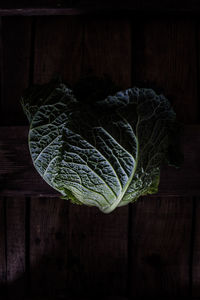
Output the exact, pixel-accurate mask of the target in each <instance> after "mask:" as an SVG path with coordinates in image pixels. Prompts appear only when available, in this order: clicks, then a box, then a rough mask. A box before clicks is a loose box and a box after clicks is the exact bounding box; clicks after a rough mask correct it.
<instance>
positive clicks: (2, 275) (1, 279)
mask: <svg viewBox="0 0 200 300" xmlns="http://www.w3.org/2000/svg"><path fill="white" fill-rule="evenodd" d="M5 220H6V217H5V201H4V198H3V197H0V297H3V295H4V294H5V292H6V237H5V233H6V228H5V222H6V221H5Z"/></svg>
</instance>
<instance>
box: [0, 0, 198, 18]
mask: <svg viewBox="0 0 200 300" xmlns="http://www.w3.org/2000/svg"><path fill="white" fill-rule="evenodd" d="M138 12H139V13H145V14H152V13H153V14H160V13H165V14H166V13H168V14H172V13H173V14H177V13H178V14H180V13H181V14H187V15H188V14H199V12H200V5H199V1H197V0H192V1H188V0H184V1H180V0H178V1H170V0H163V1H158V0H140V1H138V0H124V1H119V0H118V1H114V0H110V1H106V0H101V1H100V0H99V1H92V0H69V1H64V0H56V1H53V0H44V1H33V0H32V1H15V2H14V3H13V1H12V0H4V1H1V4H0V15H3V16H6V15H76V14H94V13H98V14H99V13H100V14H102V13H104V14H105V13H109V14H110V13H118V14H120V15H121V14H123V13H126V14H127V13H128V14H130V13H138Z"/></svg>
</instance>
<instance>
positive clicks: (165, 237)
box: [130, 197, 192, 299]
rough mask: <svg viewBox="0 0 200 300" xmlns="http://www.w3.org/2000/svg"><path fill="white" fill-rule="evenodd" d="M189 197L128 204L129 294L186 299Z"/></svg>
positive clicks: (190, 214)
mask: <svg viewBox="0 0 200 300" xmlns="http://www.w3.org/2000/svg"><path fill="white" fill-rule="evenodd" d="M191 225H192V198H186V197H184V198H183V197H174V198H170V199H169V198H166V197H162V198H154V197H152V198H148V197H145V198H143V199H140V200H138V202H137V203H135V204H134V205H132V222H131V236H132V238H131V266H130V276H131V278H132V280H131V295H132V296H133V297H135V298H136V299H137V297H138V298H140V297H145V296H147V294H148V297H155V298H156V297H161V298H162V297H163V298H164V297H168V298H170V297H176V296H177V295H179V296H182V297H183V296H189V291H190V290H189V288H190V286H189V283H190V278H189V276H190V265H189V255H190V239H191Z"/></svg>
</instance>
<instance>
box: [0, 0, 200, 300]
mask: <svg viewBox="0 0 200 300" xmlns="http://www.w3.org/2000/svg"><path fill="white" fill-rule="evenodd" d="M72 2H73V1H72ZM72 2H71V4H72ZM38 3H39V2H38V1H35V2H34V7H37V6H38V5H39V4H38ZM40 3H41V6H44V7H45V6H46V7H47V6H48V7H53V6H54V4H55V3H54V2H53V1H50V2H48V1H46V2H45V1H44V2H40ZM63 3H64V2H63ZM73 3H74V2H73ZM80 3H82V5H83V6H84V5H85V4H86V1H80V2H79V1H76V4H77V5H79V4H80ZM127 3H128V2H126V1H125V2H123V3H122V2H121V5H122V6H124V7H125V5H126V4H127ZM153 3H154V5H155V4H157V9H156V11H157V12H160V11H162V12H164V11H165V12H166V11H168V12H169V11H173V12H177V11H182V12H183V11H185V12H188V11H191V8H192V9H193V12H194V13H195V12H198V9H199V8H198V3H197V2H196V1H194V2H193V1H192V2H190V6H189V4H188V2H186V1H183V2H181V8H180V7H179V4H180V3H179V2H176V3H175V2H173V3H172V1H167V0H166V1H164V2H159V3H158V1H145V0H144V1H137V2H136V1H135V2H134V3H133V2H132V5H133V6H132V11H134V12H137V13H139V12H142V13H143V12H145V11H146V12H147V9H148V10H149V12H150V13H151V12H152V10H154V12H155V6H154V8H153ZM21 4H23V5H26V6H28V4H27V2H26V3H25V1H24V2H23V3H21ZM87 4H88V6H87V7H86V6H85V7H86V8H85V10H84V9H83V10H82V12H84V13H85V12H87V13H91V12H92V11H95V10H96V12H97V11H98V10H99V8H98V5H97V7H96V8H91V6H90V5H91V2H90V1H88V2H87ZM111 4H112V1H110V2H108V1H107V4H106V1H103V2H102V5H101V7H102V9H100V10H101V11H102V10H104V9H105V6H106V5H107V8H108V5H111ZM115 4H116V6H115V7H114V8H111V7H110V8H109V9H108V10H107V11H111V10H113V9H116V11H117V10H118V12H121V11H124V12H125V11H128V9H127V10H126V9H122V10H119V7H118V8H117V3H116V2H115ZM135 4H137V5H136V7H135V6H134V5H135ZM6 5H7V6H6ZM6 5H4V6H3V4H2V5H0V7H1V8H6V7H7V8H9V7H13V6H12V4H11V2H9V1H8V2H7V4H6ZM17 5H18V4H16V6H15V8H16V7H17ZM23 5H22V6H23ZM29 5H30V6H29V8H30V7H31V6H32V4H31V2H30V1H29ZM59 5H61V9H62V6H63V5H64V4H62V3H61V4H59ZM103 6H104V8H103ZM24 7H25V6H24ZM54 8H55V7H54ZM121 8H122V7H121ZM127 8H128V6H127ZM129 8H130V7H129ZM4 12H5V10H4ZM10 12H11V14H12V13H13V12H14V13H17V14H21V13H24V11H23V10H15V11H12V10H9V13H10ZM27 12H29V13H32V12H33V11H32V10H31V9H30V10H26V11H25V13H27ZM45 12H46V13H47V14H49V13H50V14H51V13H52V11H50V10H46V9H45ZM1 13H2V10H1V9H0V14H1ZM35 13H36V14H38V13H39V14H40V13H42V14H44V11H41V10H39V11H38V10H35ZM54 13H61V11H58V10H57V8H56V10H54ZM73 13H80V11H78V10H75V11H73ZM2 24H3V26H2V27H1V32H2V33H3V35H2V37H3V38H2V39H1V41H2V47H0V51H1V64H0V65H1V66H0V68H1V88H2V96H3V97H1V101H2V109H3V110H2V112H3V113H1V124H7V125H12V126H10V127H1V130H0V162H1V168H0V194H1V195H4V196H7V198H1V199H0V285H1V287H5V285H6V284H8V289H7V296H9V297H10V299H13V298H15V299H17V298H19V299H22V298H24V297H23V295H24V294H25V290H24V289H26V290H28V289H29V296H30V299H32V298H33V299H38V298H39V299H48V300H49V299H51V298H53V299H64V298H67V299H70V298H72V299H75V298H77V299H79V298H81V299H88V298H90V299H94V297H95V298H97V299H98V298H99V299H104V298H105V299H107V300H108V299H112V297H114V298H115V299H117V298H116V295H117V297H119V298H120V297H121V298H120V299H121V300H122V299H123V297H124V296H129V298H134V299H136V298H137V297H139V298H141V297H143V298H145V297H147V296H152V297H154V298H156V297H157V298H164V297H165V298H166V297H168V298H169V299H172V298H177V297H181V296H182V297H188V298H190V296H191V291H193V296H195V297H199V296H200V290H199V286H200V283H199V239H198V236H199V224H198V212H199V207H198V198H195V200H193V199H192V196H193V195H194V196H199V195H200V188H199V182H200V172H199V169H200V161H199V152H200V128H199V126H198V125H192V126H191V125H190V126H189V125H188V126H185V133H184V140H183V149H184V154H185V162H184V164H183V166H182V168H181V169H180V170H176V169H174V168H165V169H163V171H162V175H161V182H160V192H159V194H158V195H156V196H150V197H145V198H142V199H140V200H139V201H138V202H137V203H135V204H133V205H130V206H129V207H128V206H127V207H124V208H120V209H117V210H116V211H114V212H113V213H112V214H110V215H103V214H102V213H100V212H99V211H98V210H97V209H95V208H88V207H79V206H76V205H72V204H70V203H68V202H67V201H64V200H60V199H58V198H54V197H55V195H56V194H55V192H54V191H53V190H52V189H51V188H50V187H49V186H48V185H47V184H45V183H44V182H43V180H42V179H41V178H40V176H39V175H38V173H37V172H36V171H35V170H34V168H33V165H32V162H31V159H30V154H29V151H28V146H27V134H28V128H27V127H19V126H13V125H16V124H25V123H24V122H26V121H25V119H24V117H23V119H22V115H21V111H20V107H19V105H18V99H17V97H18V95H20V93H21V91H22V89H23V88H24V87H25V86H26V85H28V83H29V82H35V83H43V82H46V81H48V80H49V79H51V77H52V75H53V74H55V73H61V74H62V76H63V78H64V80H65V81H67V82H69V84H72V85H73V84H74V82H75V81H76V80H77V79H78V78H79V76H81V75H85V74H87V73H94V74H97V75H102V74H104V73H107V74H108V75H110V76H111V77H112V79H113V80H114V81H115V82H116V83H117V84H118V85H121V86H122V87H124V88H125V87H127V86H130V85H131V84H136V83H137V82H140V83H142V85H143V86H144V85H149V86H153V87H154V86H158V87H159V88H163V87H165V94H166V95H167V96H168V97H169V99H172V100H173V102H174V106H175V108H176V111H177V113H178V117H179V119H180V120H181V121H183V122H184V123H188V124H189V123H195V122H197V121H198V120H199V113H198V109H199V104H198V102H199V101H198V100H197V99H198V97H197V94H198V90H197V82H198V76H199V75H198V74H199V71H198V69H197V68H198V61H199V58H198V56H199V53H198V43H197V38H198V35H197V26H196V24H195V23H194V21H193V20H189V19H187V21H186V20H183V19H182V20H181V19H179V20H175V18H170V19H168V20H167V18H165V19H164V20H162V19H161V18H156V19H154V20H152V19H146V18H145V19H144V18H143V19H142V20H141V19H140V22H138V19H137V20H136V21H135V19H134V20H133V23H132V27H131V24H130V22H129V20H128V19H125V18H118V17H117V18H111V19H110V18H107V17H103V18H102V17H99V16H98V17H90V18H85V17H77V16H76V17H43V18H36V19H34V20H32V19H31V18H30V19H29V18H6V17H5V18H3V22H2ZM15 28H16V29H15ZM12 29H13V32H12ZM6 30H7V31H6ZM20 43H21V46H20ZM17 45H18V46H19V47H17ZM14 46H16V47H14ZM17 60H18V61H17ZM2 63H3V67H2ZM13 66H14V67H13ZM131 73H132V75H133V78H132V79H133V81H132V82H131ZM20 76H21V78H20ZM9 77H10V78H11V80H12V85H10V83H9V82H8V80H9ZM5 79H6V81H5ZM4 83H5V84H4ZM144 83H145V84H144ZM5 95H7V96H6V97H5ZM16 99H17V100H16ZM12 105H13V109H12V108H11V114H10V116H9V114H8V111H9V108H10V107H11V106H12ZM15 111H16V112H17V114H15ZM2 118H3V119H2ZM24 195H25V196H35V197H33V198H31V199H26V200H25V199H24V198H23V197H24ZM9 196H12V197H13V198H8V197H9ZM19 196H20V197H19ZM40 196H48V198H38V197H40ZM160 196H162V197H160ZM169 196H170V197H169ZM194 212H195V213H194ZM128 237H129V239H128ZM193 247H194V252H193ZM1 287H0V290H1V291H5V289H4V290H3V289H1ZM97 293H98V297H97ZM2 297H3V296H2ZM2 299H3V298H2ZM28 299H29V298H28ZM6 300H7V299H6Z"/></svg>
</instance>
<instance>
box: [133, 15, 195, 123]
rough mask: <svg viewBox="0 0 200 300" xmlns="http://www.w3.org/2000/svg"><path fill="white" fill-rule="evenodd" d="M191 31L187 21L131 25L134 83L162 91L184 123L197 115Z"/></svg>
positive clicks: (189, 121)
mask: <svg viewBox="0 0 200 300" xmlns="http://www.w3.org/2000/svg"><path fill="white" fill-rule="evenodd" d="M134 24H135V23H134ZM195 32H196V27H195V23H194V22H192V21H191V20H176V19H174V18H173V19H170V20H169V19H160V18H159V19H154V20H152V19H147V21H145V22H144V23H142V24H141V25H140V26H138V23H137V24H135V29H134V35H133V40H134V41H136V42H135V48H134V51H135V52H134V57H133V77H134V84H136V85H137V83H140V85H142V86H148V87H154V86H155V87H157V88H159V89H160V90H162V91H163V92H164V94H165V96H166V97H168V98H169V100H171V102H172V104H173V106H174V109H175V111H176V112H177V118H178V119H179V120H180V121H181V122H184V123H185V124H190V123H195V122H196V121H197V118H198V98H197V57H196V36H195V34H196V33H195ZM186 45H187V47H186ZM191 103H192V104H191Z"/></svg>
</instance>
